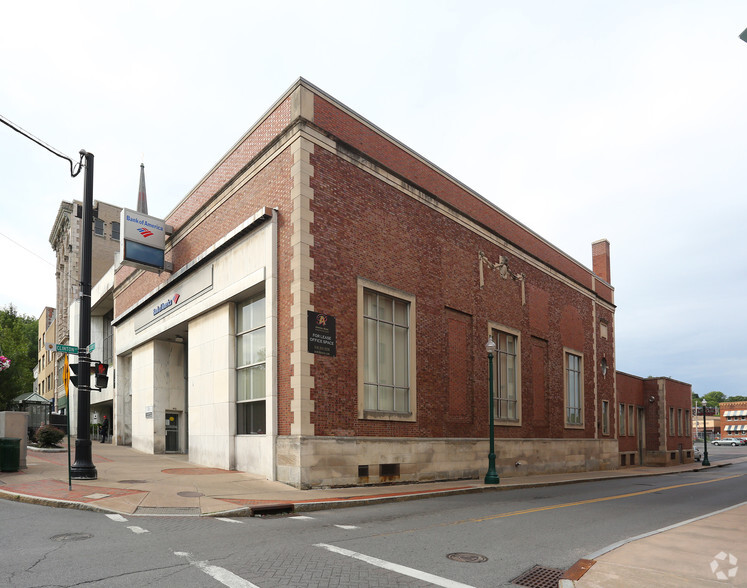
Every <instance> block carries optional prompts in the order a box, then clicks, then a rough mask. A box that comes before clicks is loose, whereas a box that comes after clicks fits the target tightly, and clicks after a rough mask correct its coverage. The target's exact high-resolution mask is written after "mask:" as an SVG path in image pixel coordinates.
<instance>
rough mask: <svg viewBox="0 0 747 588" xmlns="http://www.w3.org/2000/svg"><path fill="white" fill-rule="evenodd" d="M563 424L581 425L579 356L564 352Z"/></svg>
mask: <svg viewBox="0 0 747 588" xmlns="http://www.w3.org/2000/svg"><path fill="white" fill-rule="evenodd" d="M565 424H566V425H570V426H580V425H583V383H582V381H581V356H579V355H576V354H574V353H566V354H565Z"/></svg>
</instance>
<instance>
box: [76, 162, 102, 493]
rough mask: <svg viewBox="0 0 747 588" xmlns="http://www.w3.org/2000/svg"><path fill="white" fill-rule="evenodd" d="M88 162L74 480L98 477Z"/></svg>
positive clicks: (89, 169) (89, 170) (88, 166)
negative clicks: (94, 438)
mask: <svg viewBox="0 0 747 588" xmlns="http://www.w3.org/2000/svg"><path fill="white" fill-rule="evenodd" d="M80 155H81V157H85V160H86V164H85V165H86V174H85V176H84V180H83V229H82V231H83V235H82V246H81V251H80V267H81V272H80V325H79V331H78V347H79V349H80V351H79V353H78V364H79V368H78V436H77V437H76V439H75V463H73V465H72V468H71V476H72V478H73V479H74V480H95V479H96V478H98V472H97V471H96V466H95V465H93V458H92V457H93V456H92V453H91V424H90V418H91V416H90V412H91V355H90V352H89V351H88V346H89V345H90V344H91V259H92V255H93V252H92V246H93V153H88V152H86V151H85V150H81V152H80Z"/></svg>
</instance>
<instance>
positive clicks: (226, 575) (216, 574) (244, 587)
mask: <svg viewBox="0 0 747 588" xmlns="http://www.w3.org/2000/svg"><path fill="white" fill-rule="evenodd" d="M174 555H176V556H179V557H185V558H187V561H188V562H189V565H191V566H195V567H196V568H198V569H200V570H202V571H203V572H205V573H206V574H207V575H208V576H210V577H212V578H213V579H214V580H217V581H218V582H220V583H221V584H223V585H224V586H228V587H229V588H259V586H257V585H256V584H252V583H251V582H249V581H248V580H244V578H242V577H241V576H237V575H236V574H234V573H233V572H229V571H228V570H226V569H225V568H221V567H218V566H213V565H210V564H209V563H208V562H206V561H195V560H193V559H192V556H191V554H189V553H186V552H184V551H175V552H174Z"/></svg>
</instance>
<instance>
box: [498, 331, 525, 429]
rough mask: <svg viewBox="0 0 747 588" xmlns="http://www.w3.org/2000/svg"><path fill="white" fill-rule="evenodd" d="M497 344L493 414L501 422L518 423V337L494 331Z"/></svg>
mask: <svg viewBox="0 0 747 588" xmlns="http://www.w3.org/2000/svg"><path fill="white" fill-rule="evenodd" d="M493 340H494V341H495V344H496V349H495V354H494V356H493V361H494V362H495V377H494V378H493V412H494V415H493V416H494V417H495V418H497V419H499V420H508V421H516V420H518V419H519V413H518V409H517V405H518V388H519V386H518V375H517V369H516V366H517V364H516V361H517V360H516V350H517V344H518V341H517V337H516V336H515V335H511V334H510V333H504V332H502V331H496V330H494V331H493Z"/></svg>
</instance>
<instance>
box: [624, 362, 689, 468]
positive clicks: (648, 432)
mask: <svg viewBox="0 0 747 588" xmlns="http://www.w3.org/2000/svg"><path fill="white" fill-rule="evenodd" d="M691 403H692V388H691V386H690V384H685V383H684V382H678V381H677V380H672V379H671V378H639V377H638V376H631V375H630V374H626V373H624V372H617V407H616V411H617V417H618V418H617V422H618V426H619V429H618V432H617V435H618V443H619V447H620V465H621V466H626V465H674V464H677V463H686V462H691V461H693V454H692V447H693V438H692V429H691V423H692V418H691V414H690V413H691V411H692V408H691Z"/></svg>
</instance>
